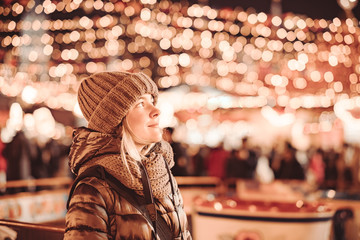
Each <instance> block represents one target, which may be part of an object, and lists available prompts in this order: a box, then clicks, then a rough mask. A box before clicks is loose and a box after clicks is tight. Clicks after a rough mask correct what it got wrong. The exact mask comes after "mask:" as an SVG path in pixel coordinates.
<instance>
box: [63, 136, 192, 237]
mask: <svg viewBox="0 0 360 240" xmlns="http://www.w3.org/2000/svg"><path fill="white" fill-rule="evenodd" d="M93 139H94V141H92V140H91V139H89V138H88V139H87V140H86V141H84V142H83V143H81V144H77V145H76V146H74V145H73V146H72V148H71V151H77V152H79V151H80V152H81V154H76V155H75V157H79V156H81V157H82V158H84V157H85V158H94V157H101V156H104V154H106V150H104V148H103V145H102V144H101V142H99V141H98V139H96V138H93ZM97 148H98V150H96V151H92V150H93V149H97ZM104 151H105V152H104ZM90 152H91V154H90ZM94 152H95V154H94ZM71 156H73V155H72V154H71V152H70V158H71ZM175 195H178V196H177V198H175V199H179V201H178V203H177V206H176V208H177V209H178V213H179V218H180V224H181V230H182V234H181V233H180V225H179V220H178V217H177V214H176V211H175V206H174V204H173V202H172V201H171V199H170V197H171V195H168V196H165V197H164V198H162V199H156V198H155V203H156V208H157V210H158V212H160V213H161V214H160V215H161V216H158V217H162V218H163V219H164V220H165V222H166V223H167V225H168V226H169V227H170V229H171V231H172V232H173V233H174V237H173V239H186V240H191V239H192V237H191V235H190V232H189V228H188V222H187V217H186V213H185V211H184V210H183V200H182V197H181V194H180V192H179V190H177V192H176V193H175ZM152 229H153V228H152V224H151V223H149V222H148V220H147V219H146V218H145V217H144V216H143V215H142V213H141V212H140V211H138V210H137V209H136V208H135V207H134V206H132V205H131V204H130V203H129V202H128V201H127V200H126V199H124V198H122V197H121V196H120V195H119V194H118V193H117V192H116V191H115V189H113V188H112V187H111V186H110V185H109V184H108V183H107V182H106V181H105V180H102V179H98V178H96V177H87V178H84V179H83V180H81V181H80V182H79V183H78V184H77V186H76V188H75V190H74V192H73V195H72V198H71V200H70V202H69V208H68V212H67V214H66V230H65V235H64V240H77V239H86V240H97V239H99V240H100V239H112V240H125V239H126V240H151V239H153V235H152ZM181 235H182V236H183V237H184V238H181ZM158 239H159V238H158ZM169 240H170V239H169Z"/></svg>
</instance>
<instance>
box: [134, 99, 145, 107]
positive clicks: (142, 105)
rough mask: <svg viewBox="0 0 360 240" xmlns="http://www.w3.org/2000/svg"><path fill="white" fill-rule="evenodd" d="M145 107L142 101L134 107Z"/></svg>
mask: <svg viewBox="0 0 360 240" xmlns="http://www.w3.org/2000/svg"><path fill="white" fill-rule="evenodd" d="M144 106H145V103H144V101H143V100H141V101H139V102H138V103H137V104H136V107H144Z"/></svg>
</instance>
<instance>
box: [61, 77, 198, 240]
mask: <svg viewBox="0 0 360 240" xmlns="http://www.w3.org/2000/svg"><path fill="white" fill-rule="evenodd" d="M157 96H158V89H157V87H156V85H155V83H154V82H153V81H152V80H151V79H150V78H149V77H148V76H146V75H145V74H143V73H134V74H133V73H126V72H103V73H97V74H93V75H91V76H90V77H88V78H86V79H84V80H83V81H82V82H81V84H80V87H79V90H78V102H79V106H80V109H81V111H82V113H83V115H84V117H85V118H86V120H87V121H88V127H87V128H85V127H81V128H78V129H76V130H75V131H74V139H73V144H72V146H71V151H70V154H69V158H70V160H69V165H70V168H71V170H72V171H73V172H74V173H75V174H76V175H81V174H82V173H85V172H86V171H88V170H89V169H91V168H93V167H94V166H101V167H102V168H103V169H105V172H106V173H108V175H105V177H103V178H99V177H97V176H91V175H90V176H88V177H85V178H82V179H81V180H79V181H77V182H76V183H75V184H74V186H73V191H72V194H71V196H70V200H69V202H68V212H67V214H66V230H65V236H64V239H72V240H74V239H87V240H90V239H119V240H120V239H144V240H145V239H161V235H160V234H159V231H158V230H159V229H158V228H159V225H161V224H159V223H158V221H159V220H164V221H163V222H165V224H163V225H165V226H166V229H167V230H170V233H171V237H170V238H168V237H167V239H191V235H190V233H189V229H188V226H187V225H188V222H187V219H186V214H185V212H184V209H183V200H182V197H181V194H180V192H179V189H178V187H177V184H176V181H175V179H174V177H173V176H172V174H171V172H170V170H169V167H172V166H173V165H174V161H173V153H172V150H171V147H170V145H169V144H168V143H167V142H165V141H163V140H162V130H161V129H160V128H159V124H158V121H159V114H160V111H159V109H157V108H156V107H155V104H156V100H157ZM108 176H110V177H108ZM144 176H145V177H144ZM146 176H147V177H146ZM111 178H115V179H116V180H117V181H119V182H120V184H116V185H124V186H125V187H126V189H129V190H130V193H132V194H131V195H132V196H133V197H135V199H138V198H139V197H140V198H141V197H142V198H143V199H144V198H145V199H149V194H148V193H149V192H150V194H151V198H150V199H153V202H154V204H155V208H156V210H157V220H158V221H155V220H154V219H153V218H152V217H154V212H152V213H151V210H149V212H146V211H145V212H144V211H141V210H139V208H138V207H137V206H136V205H135V204H134V202H133V201H131V200H129V199H128V198H127V197H126V195H125V196H124V194H123V191H122V190H121V189H120V190H119V189H118V188H117V186H114V184H112V182H113V181H110V179H111ZM144 179H145V182H144ZM146 180H148V181H147V183H149V184H148V186H149V188H150V191H149V190H148V189H147V187H146ZM149 216H150V218H149Z"/></svg>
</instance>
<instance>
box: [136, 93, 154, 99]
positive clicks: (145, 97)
mask: <svg viewBox="0 0 360 240" xmlns="http://www.w3.org/2000/svg"><path fill="white" fill-rule="evenodd" d="M139 99H145V100H151V99H153V96H152V95H151V94H150V93H145V94H143V95H141V96H140V97H139Z"/></svg>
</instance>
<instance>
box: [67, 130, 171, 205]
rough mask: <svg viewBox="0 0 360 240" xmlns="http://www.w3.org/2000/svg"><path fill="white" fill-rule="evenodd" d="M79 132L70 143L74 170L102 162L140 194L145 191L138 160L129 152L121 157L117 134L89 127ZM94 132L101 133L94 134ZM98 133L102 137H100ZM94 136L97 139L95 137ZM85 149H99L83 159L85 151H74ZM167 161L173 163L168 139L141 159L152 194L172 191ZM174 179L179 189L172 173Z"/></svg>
mask: <svg viewBox="0 0 360 240" xmlns="http://www.w3.org/2000/svg"><path fill="white" fill-rule="evenodd" d="M76 134H77V137H76V136H75V137H74V140H75V141H74V142H73V145H72V146H71V151H70V155H69V156H70V167H71V169H72V170H73V169H75V168H78V169H79V173H81V172H82V171H84V170H85V169H87V168H89V167H91V166H94V165H101V166H103V167H104V168H105V169H106V170H107V171H108V172H109V173H110V174H111V175H113V176H114V177H116V178H117V179H118V180H119V181H120V182H121V183H123V184H124V185H125V186H126V187H128V188H130V189H132V190H134V191H135V192H136V193H137V194H139V195H144V193H143V184H142V181H141V170H140V166H139V162H138V161H137V160H134V159H132V158H131V157H129V156H128V155H127V157H126V159H122V157H121V154H120V144H119V139H118V138H114V137H113V136H112V135H107V134H102V133H99V134H97V133H96V132H89V131H88V130H87V129H86V128H82V129H80V130H78V132H77V133H75V135H76ZM87 134H88V136H87ZM94 134H95V135H98V136H94ZM84 135H85V136H84ZM90 136H91V137H90ZM99 137H102V139H101V140H100V141H99ZM93 139H96V140H95V141H93ZM89 149H90V150H89ZM94 149H95V150H96V151H94ZM86 151H87V152H91V151H93V152H96V153H95V154H92V153H91V157H89V156H88V157H89V159H88V160H84V159H83V158H84V155H86V154H84V153H81V154H74V153H79V152H86ZM78 155H80V156H82V158H79V157H77V156H78ZM165 161H166V162H167V163H168V165H169V167H170V168H171V167H173V166H174V160H173V152H172V149H171V146H170V144H169V143H167V142H165V141H161V142H159V143H156V144H155V145H154V146H153V147H152V149H151V150H150V151H149V153H148V154H147V155H146V156H145V157H143V158H142V159H141V163H142V164H143V166H144V167H145V169H146V171H147V173H148V176H149V181H150V185H151V188H152V191H153V195H154V197H155V198H158V199H161V198H163V197H165V196H166V195H169V194H171V185H170V179H169V174H168V172H167V168H166V165H165ZM79 165H80V166H79ZM171 180H172V181H173V184H174V187H175V188H176V189H174V190H175V192H176V191H177V188H178V186H177V184H176V181H175V179H174V177H171Z"/></svg>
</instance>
